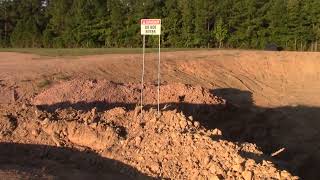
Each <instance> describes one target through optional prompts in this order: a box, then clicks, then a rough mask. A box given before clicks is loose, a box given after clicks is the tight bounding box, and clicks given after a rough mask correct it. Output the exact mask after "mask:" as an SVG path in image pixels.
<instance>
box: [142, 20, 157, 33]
mask: <svg viewBox="0 0 320 180" xmlns="http://www.w3.org/2000/svg"><path fill="white" fill-rule="evenodd" d="M160 34H161V19H141V35H160Z"/></svg>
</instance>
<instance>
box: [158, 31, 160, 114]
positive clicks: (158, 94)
mask: <svg viewBox="0 0 320 180" xmlns="http://www.w3.org/2000/svg"><path fill="white" fill-rule="evenodd" d="M160 52H161V36H160V35H159V61H158V116H160V73H161V72H160V65H161V54H160Z"/></svg>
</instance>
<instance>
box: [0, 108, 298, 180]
mask: <svg viewBox="0 0 320 180" xmlns="http://www.w3.org/2000/svg"><path fill="white" fill-rule="evenodd" d="M3 109H4V108H3V107H2V108H1V113H0V114H1V116H0V124H1V132H0V134H1V136H0V137H1V142H6V143H2V144H1V145H0V146H2V147H1V151H0V162H1V164H2V165H1V166H0V167H2V168H1V169H2V171H1V172H0V174H1V175H2V177H13V179H19V178H30V177H31V178H36V177H40V178H69V179H70V178H74V177H79V178H80V179H85V178H95V179H105V178H108V177H109V178H110V177H111V178H119V179H121V178H122V179H126V178H133V179H146V178H147V179H148V178H159V177H160V178H172V179H245V180H251V179H271V178H273V179H298V177H293V176H292V175H290V173H289V172H287V171H285V170H281V168H279V167H278V164H274V163H273V162H272V158H270V157H267V156H265V155H263V154H262V152H261V151H259V150H258V149H257V148H256V146H255V145H253V144H249V143H243V144H235V143H232V142H229V141H226V140H223V135H222V133H223V132H221V131H220V130H218V129H214V130H207V129H205V128H203V127H202V126H201V125H200V123H199V122H197V121H195V120H193V118H192V117H186V116H185V115H184V114H183V113H179V112H176V111H163V113H162V116H161V117H160V118H156V116H157V113H156V111H155V110H154V109H150V110H148V111H146V112H143V118H142V116H141V112H140V110H139V109H140V108H137V109H135V110H132V111H126V110H124V109H123V108H115V109H111V110H108V111H102V112H97V111H96V109H92V110H91V111H88V112H83V111H81V110H74V109H71V108H69V109H62V110H57V111H56V112H54V113H48V112H44V111H41V110H39V109H37V108H36V107H34V106H30V105H26V104H18V105H9V106H7V107H6V108H5V109H6V110H3ZM244 154H247V155H250V156H244ZM12 169H14V171H13V170H12Z"/></svg>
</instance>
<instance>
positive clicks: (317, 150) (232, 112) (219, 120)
mask: <svg viewBox="0 0 320 180" xmlns="http://www.w3.org/2000/svg"><path fill="white" fill-rule="evenodd" d="M211 93H212V94H213V95H215V96H219V97H222V98H223V99H226V104H224V105H208V104H190V103H186V102H183V100H182V101H181V102H180V103H166V104H161V107H168V108H166V110H172V109H178V110H179V111H182V112H183V113H184V114H185V115H186V116H193V118H194V119H195V120H199V121H200V122H201V123H202V125H203V126H205V127H206V128H208V129H213V128H218V129H220V130H221V131H222V132H223V135H224V138H226V139H227V140H230V141H233V142H250V143H254V144H256V145H257V146H258V147H259V148H260V149H261V150H262V151H263V152H264V153H265V154H267V155H271V154H272V153H273V152H276V151H278V150H279V149H282V148H285V150H284V151H283V152H281V153H280V154H278V155H277V156H275V157H272V158H271V157H270V156H269V157H254V156H253V155H250V154H247V153H243V154H242V155H243V156H244V157H251V158H255V159H256V161H258V162H260V161H262V160H269V161H272V162H273V163H274V164H276V165H277V166H278V168H279V169H285V170H288V171H289V172H291V173H292V174H294V175H298V176H300V177H302V178H303V179H319V177H320V176H319V175H318V174H319V173H318V172H317V171H318V169H320V164H319V162H320V144H319V143H318V142H320V121H319V119H320V108H318V107H308V106H294V107H293V106H285V107H277V108H264V107H259V106H255V105H254V102H253V98H252V93H251V92H250V91H242V90H239V89H233V88H224V89H213V90H211ZM135 106H136V104H124V103H107V102H91V103H88V102H78V103H74V104H72V103H70V102H62V103H58V104H53V105H44V106H39V108H42V109H45V110H48V111H55V110H56V109H57V108H60V109H63V108H70V107H72V108H74V109H77V110H83V111H89V110H91V109H92V108H94V107H97V108H98V110H99V111H104V110H108V109H112V108H114V107H125V108H127V109H128V110H132V109H134V108H135ZM148 108H155V105H146V106H145V109H148Z"/></svg>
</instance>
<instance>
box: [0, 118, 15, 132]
mask: <svg viewBox="0 0 320 180" xmlns="http://www.w3.org/2000/svg"><path fill="white" fill-rule="evenodd" d="M16 128H17V121H16V119H15V118H14V117H12V116H11V115H0V134H1V135H3V136H6V135H10V134H11V133H12V132H13V131H14V130H15V129H16Z"/></svg>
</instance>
